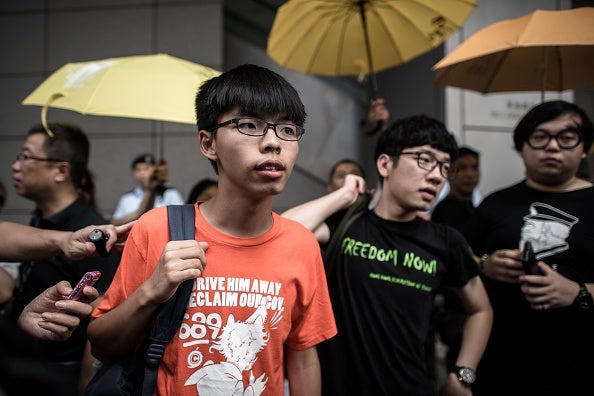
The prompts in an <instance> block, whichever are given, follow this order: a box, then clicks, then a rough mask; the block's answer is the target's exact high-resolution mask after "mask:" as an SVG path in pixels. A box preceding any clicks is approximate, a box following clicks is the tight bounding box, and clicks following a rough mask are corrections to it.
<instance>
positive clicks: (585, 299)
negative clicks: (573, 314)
mask: <svg viewBox="0 0 594 396" xmlns="http://www.w3.org/2000/svg"><path fill="white" fill-rule="evenodd" d="M592 302H593V301H592V295H591V294H590V292H588V289H586V288H585V287H583V286H582V287H580V292H579V293H578V296H577V305H578V307H579V308H580V309H582V310H588V309H590V308H591V307H592Z"/></svg>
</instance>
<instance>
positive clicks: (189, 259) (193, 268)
mask: <svg viewBox="0 0 594 396" xmlns="http://www.w3.org/2000/svg"><path fill="white" fill-rule="evenodd" d="M206 249H208V243H206V242H197V241H195V240H184V241H169V242H168V243H167V245H165V247H164V248H163V252H162V253H161V257H160V258H159V262H158V263H157V267H156V268H155V270H154V271H153V274H152V275H151V277H150V278H149V279H148V280H147V281H146V282H145V283H144V284H143V287H145V288H146V293H147V295H148V296H150V297H149V298H150V300H151V301H152V302H154V303H156V304H160V303H162V302H165V301H167V300H168V299H169V298H171V296H173V294H174V293H175V291H176V290H177V287H178V286H179V285H180V284H181V283H183V282H184V281H185V280H188V279H196V278H198V277H199V276H202V274H203V272H204V269H205V268H206V255H205V251H206Z"/></svg>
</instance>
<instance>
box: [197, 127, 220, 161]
mask: <svg viewBox="0 0 594 396" xmlns="http://www.w3.org/2000/svg"><path fill="white" fill-rule="evenodd" d="M198 144H199V145H200V152H201V153H202V155H204V156H205V157H206V158H208V159H210V160H213V161H216V159H217V144H216V140H215V138H214V134H213V133H212V132H208V131H205V130H200V132H198Z"/></svg>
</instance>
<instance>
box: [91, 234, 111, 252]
mask: <svg viewBox="0 0 594 396" xmlns="http://www.w3.org/2000/svg"><path fill="white" fill-rule="evenodd" d="M89 239H90V240H91V242H93V244H95V248H96V249H97V253H99V255H100V256H101V257H107V256H109V252H108V251H107V250H106V249H105V243H106V242H107V240H108V239H109V234H106V233H104V232H103V231H101V230H100V229H98V228H95V229H94V230H93V231H91V232H90V233H89Z"/></svg>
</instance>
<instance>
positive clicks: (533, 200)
mask: <svg viewBox="0 0 594 396" xmlns="http://www.w3.org/2000/svg"><path fill="white" fill-rule="evenodd" d="M195 100H196V102H195V108H196V112H197V114H196V116H197V117H196V119H197V120H198V125H197V126H198V131H199V132H198V138H199V139H198V150H199V151H200V153H201V154H202V156H204V157H205V158H206V159H208V160H209V162H210V164H211V165H212V167H213V169H214V171H215V174H216V179H210V178H208V179H203V180H199V181H198V182H197V183H196V185H194V186H193V188H192V189H191V192H190V194H189V195H188V197H187V199H185V200H184V199H183V197H182V195H181V193H180V192H179V190H177V189H176V188H175V187H171V186H169V184H168V182H169V177H168V171H167V163H166V161H165V160H164V159H162V158H161V159H159V160H158V161H157V160H155V158H154V156H153V155H151V154H150V153H141V154H140V155H138V156H137V157H136V158H134V159H133V161H132V163H131V169H132V174H133V176H134V178H135V180H136V182H137V185H136V186H135V187H134V188H133V190H132V191H130V192H128V193H125V194H123V195H122V197H121V198H120V200H119V202H118V205H117V209H116V210H115V212H114V213H113V215H112V216H111V217H110V218H109V219H105V218H104V217H103V216H102V215H100V214H99V213H98V212H97V210H96V209H95V207H94V205H93V199H94V197H93V195H94V190H93V188H92V186H93V183H92V174H90V173H89V172H88V170H87V165H88V157H89V150H90V148H89V142H88V139H87V137H86V135H85V133H84V132H83V131H82V130H81V129H80V128H79V127H77V126H75V125H71V124H66V123H50V124H48V125H47V126H43V125H36V126H34V127H33V128H31V129H30V130H29V132H28V134H27V136H26V137H25V140H24V142H23V145H22V149H21V151H20V152H19V154H18V155H17V159H16V161H15V162H14V163H13V165H12V172H13V185H14V191H15V193H16V194H18V195H20V196H22V197H24V198H26V199H29V200H31V201H33V202H34V204H35V211H34V213H33V215H32V217H31V222H30V225H29V226H25V225H21V224H16V223H10V222H6V221H4V222H0V232H1V233H2V235H3V238H2V239H1V240H0V260H2V261H9V262H14V261H19V262H20V265H19V266H18V273H16V274H10V273H8V272H6V271H4V269H2V268H0V307H1V309H2V315H0V335H1V342H0V393H1V394H7V395H16V394H24V393H28V392H35V393H37V392H39V391H41V390H43V391H44V394H48V395H65V396H70V395H72V396H74V395H83V394H84V391H85V387H86V384H87V383H88V382H89V380H90V379H91V377H92V376H93V375H94V373H95V372H96V367H97V365H98V364H102V363H107V362H112V361H115V360H118V359H119V358H121V357H123V356H126V355H127V354H129V353H130V352H132V351H134V350H136V349H137V348H138V347H139V346H141V345H142V344H143V339H144V337H145V336H146V334H147V332H148V331H149V330H150V328H151V326H152V322H153V319H154V317H155V313H156V311H157V310H158V308H159V306H160V305H161V304H162V303H163V302H165V301H166V300H168V299H169V298H170V297H171V296H172V295H173V294H174V293H175V291H176V290H177V289H178V287H179V286H180V285H181V284H182V283H184V282H185V281H187V280H191V281H193V288H192V292H191V296H190V299H189V301H188V303H187V306H186V308H185V313H184V319H183V321H182V325H181V327H180V329H179V331H178V332H177V333H176V334H175V335H174V337H173V339H172V340H171V341H170V342H169V343H168V344H167V346H166V347H165V350H164V355H163V359H162V361H161V363H160V366H159V369H158V376H157V380H156V385H155V394H158V395H177V394H200V395H210V394H224V395H227V394H228V395H235V394H250V395H283V394H285V395H286V394H290V395H292V396H300V395H307V396H309V395H329V396H332V395H343V394H360V395H394V394H398V395H411V396H412V395H415V396H422V395H437V394H440V395H444V396H448V395H460V396H468V395H473V394H474V395H500V394H503V393H505V392H507V393H510V392H511V393H513V394H516V393H517V394H538V395H558V394H578V393H580V392H581V391H582V390H583V389H587V386H588V384H589V381H588V379H589V377H588V376H589V373H590V372H591V371H592V369H593V368H594V367H593V364H592V363H590V362H589V359H588V358H587V357H588V355H589V354H590V353H591V352H594V340H593V339H592V337H591V334H593V332H594V315H593V313H594V308H593V307H592V305H593V304H594V301H593V299H592V294H591V293H592V292H594V270H593V269H592V268H594V267H592V266H591V265H589V258H590V257H592V255H593V254H594V235H593V234H592V232H591V231H589V230H590V228H591V227H590V226H591V224H592V223H593V221H594V218H592V217H593V216H594V214H593V213H594V212H592V211H591V210H590V209H588V208H589V204H591V203H592V202H594V186H593V184H592V182H591V181H590V180H587V179H586V178H584V177H583V176H582V175H581V174H580V169H581V166H582V163H583V161H584V160H585V159H586V156H587V153H588V151H589V150H590V147H591V145H592V142H593V139H594V127H593V125H592V121H591V120H590V118H589V117H588V116H587V114H586V113H585V112H584V111H583V110H582V109H581V108H580V107H578V106H576V105H575V104H572V103H569V102H566V101H561V100H554V101H548V102H543V103H541V104H539V105H537V106H535V107H534V108H532V109H530V110H529V111H528V112H527V113H526V114H525V116H524V117H523V118H522V119H521V120H520V121H519V123H518V124H517V126H516V128H515V130H514V134H513V143H514V147H515V150H516V151H517V152H518V154H519V156H520V157H521V159H522V161H523V163H524V168H525V169H524V170H525V178H524V179H523V180H521V181H518V182H517V183H515V184H514V185H512V186H509V187H503V188H502V189H500V190H498V191H495V192H493V193H491V194H489V195H487V196H486V197H485V198H484V199H482V197H480V196H479V197H478V199H477V192H478V189H477V187H478V184H479V181H480V154H479V152H478V151H476V150H474V149H473V148H471V147H465V146H464V147H459V145H458V143H457V142H456V139H455V138H454V135H453V134H452V133H450V132H449V131H448V130H447V128H446V126H445V125H444V124H443V123H442V122H441V121H439V120H437V119H435V118H433V117H429V116H427V115H424V114H416V115H412V116H409V117H405V118H401V119H397V120H395V121H393V122H389V112H388V111H387V109H386V107H385V103H384V102H383V100H382V99H377V100H374V101H373V102H372V103H371V106H370V111H369V120H370V123H371V124H372V125H374V126H375V131H374V133H377V135H378V138H377V142H376V145H375V148H374V156H373V158H374V171H375V172H376V173H377V175H378V177H379V182H378V184H377V186H374V187H373V188H370V186H369V185H368V180H367V178H366V174H365V171H364V168H363V166H362V165H361V164H359V163H358V162H357V161H356V160H353V159H349V158H345V159H341V160H339V161H337V162H336V163H334V165H333V166H332V167H331V170H330V174H329V176H328V183H327V193H326V194H325V195H323V196H321V197H319V198H316V199H314V200H312V201H309V202H304V203H302V204H300V205H297V206H295V207H293V208H290V209H288V210H286V211H285V212H283V213H275V212H274V211H273V209H272V202H273V198H274V197H275V196H276V195H278V194H280V193H281V192H282V191H283V189H284V187H285V186H286V184H287V182H288V181H289V179H290V175H291V173H292V170H293V168H294V166H295V163H296V160H297V157H298V154H299V150H300V144H299V141H300V140H301V138H302V137H303V135H304V132H305V130H304V124H305V119H306V116H307V115H306V111H305V106H304V104H303V102H302V101H301V99H300V97H299V94H298V92H297V91H296V90H295V88H294V87H293V86H292V85H291V84H290V83H289V82H287V81H286V80H285V79H284V78H283V77H281V76H280V75H278V74H277V73H275V72H273V71H271V70H269V69H267V68H264V67H260V66H256V65H250V64H246V65H242V66H239V67H236V68H234V69H231V70H229V71H226V72H224V73H222V74H221V75H219V76H217V77H214V78H212V79H210V80H208V81H207V82H205V83H204V84H203V85H202V86H201V87H200V89H199V90H198V93H197V95H196V99H195ZM50 132H51V133H50ZM446 185H447V188H448V190H447V193H443V191H444V187H445V186H446ZM0 187H2V186H1V185H0ZM5 196H6V192H5V191H3V190H2V189H0V203H3V200H4V199H5ZM360 197H367V198H368V199H367V200H365V201H364V205H365V206H364V207H363V208H362V209H361V210H359V211H358V212H357V213H356V215H355V214H354V213H355V212H354V211H352V210H350V209H352V208H353V207H354V206H355V205H358V204H359V202H361V201H360V200H359V198H360ZM184 203H188V204H193V205H194V206H193V207H194V212H195V238H194V239H192V240H181V241H170V240H169V232H168V225H167V223H168V220H167V210H166V206H167V205H180V204H184ZM96 230H99V231H96ZM94 232H99V233H100V234H101V235H105V238H103V241H104V242H105V251H103V250H102V248H101V249H100V248H99V247H98V245H97V243H96V242H94V240H93V239H92V235H93V233H94ZM528 243H530V245H531V246H532V247H533V248H534V252H535V256H536V260H537V267H538V271H537V272H536V273H527V272H526V270H525V267H524V266H523V260H524V259H525V257H524V256H523V250H524V248H525V246H526V245H527V244H528ZM330 246H338V250H337V254H336V255H333V256H324V255H323V253H324V252H325V251H326V249H330ZM324 257H325V259H324ZM90 270H98V271H100V275H101V276H100V278H99V279H98V281H97V283H95V284H94V285H93V286H87V287H85V288H84V289H83V295H82V298H81V299H80V300H74V299H68V298H67V296H68V295H69V294H70V292H71V291H72V288H73V287H74V286H75V285H76V283H77V282H78V280H79V279H80V278H81V277H82V276H84V275H85V273H86V272H87V271H90ZM435 337H438V338H439V339H440V340H442V341H443V342H444V343H445V345H446V346H447V359H446V363H445V364H446V373H445V375H443V376H441V377H440V376H438V375H436V370H435V362H436V352H435V348H434V345H435ZM579 356H582V357H583V358H580V357H579ZM510 375H513V379H510V378H511V377H510Z"/></svg>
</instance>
